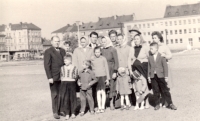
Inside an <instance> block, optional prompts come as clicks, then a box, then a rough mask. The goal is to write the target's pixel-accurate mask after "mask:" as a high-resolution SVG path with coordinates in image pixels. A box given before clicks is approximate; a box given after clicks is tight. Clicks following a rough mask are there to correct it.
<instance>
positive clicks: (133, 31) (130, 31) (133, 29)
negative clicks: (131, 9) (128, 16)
mask: <svg viewBox="0 0 200 121" xmlns="http://www.w3.org/2000/svg"><path fill="white" fill-rule="evenodd" d="M129 33H130V37H131V40H133V39H134V37H135V35H136V34H141V32H140V31H139V29H138V27H137V26H134V27H133V28H132V29H131V30H129Z"/></svg>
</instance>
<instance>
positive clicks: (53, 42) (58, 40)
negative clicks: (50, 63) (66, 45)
mask: <svg viewBox="0 0 200 121" xmlns="http://www.w3.org/2000/svg"><path fill="white" fill-rule="evenodd" d="M51 44H52V46H53V47H59V45H60V39H59V38H58V37H54V38H53V40H52V41H51Z"/></svg>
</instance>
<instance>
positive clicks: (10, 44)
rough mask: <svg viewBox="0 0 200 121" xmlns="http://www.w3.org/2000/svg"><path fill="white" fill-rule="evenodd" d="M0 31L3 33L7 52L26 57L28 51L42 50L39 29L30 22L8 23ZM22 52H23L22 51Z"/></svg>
mask: <svg viewBox="0 0 200 121" xmlns="http://www.w3.org/2000/svg"><path fill="white" fill-rule="evenodd" d="M2 26H4V28H3V30H2V31H1V33H3V34H5V35H6V36H5V41H6V42H5V48H6V51H8V52H9V54H11V55H13V56H15V55H16V56H17V57H26V56H28V55H29V52H30V51H32V52H39V51H41V50H42V48H43V47H42V41H41V29H40V28H39V27H37V26H36V25H34V24H32V23H22V22H20V23H19V24H11V23H10V24H9V25H7V26H6V25H2ZM23 52H24V53H23Z"/></svg>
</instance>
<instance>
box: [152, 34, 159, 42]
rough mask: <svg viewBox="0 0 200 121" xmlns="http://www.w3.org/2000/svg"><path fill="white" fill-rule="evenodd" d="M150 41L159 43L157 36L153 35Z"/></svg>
mask: <svg viewBox="0 0 200 121" xmlns="http://www.w3.org/2000/svg"><path fill="white" fill-rule="evenodd" d="M152 39H153V42H156V43H160V39H159V38H158V36H157V35H153V37H152Z"/></svg>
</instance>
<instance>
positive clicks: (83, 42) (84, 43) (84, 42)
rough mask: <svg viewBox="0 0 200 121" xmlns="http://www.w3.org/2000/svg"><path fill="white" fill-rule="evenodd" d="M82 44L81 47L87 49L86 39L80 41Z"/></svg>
mask: <svg viewBox="0 0 200 121" xmlns="http://www.w3.org/2000/svg"><path fill="white" fill-rule="evenodd" d="M80 43H81V46H82V47H83V48H85V47H86V46H87V42H86V39H85V38H82V39H81V40H80Z"/></svg>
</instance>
